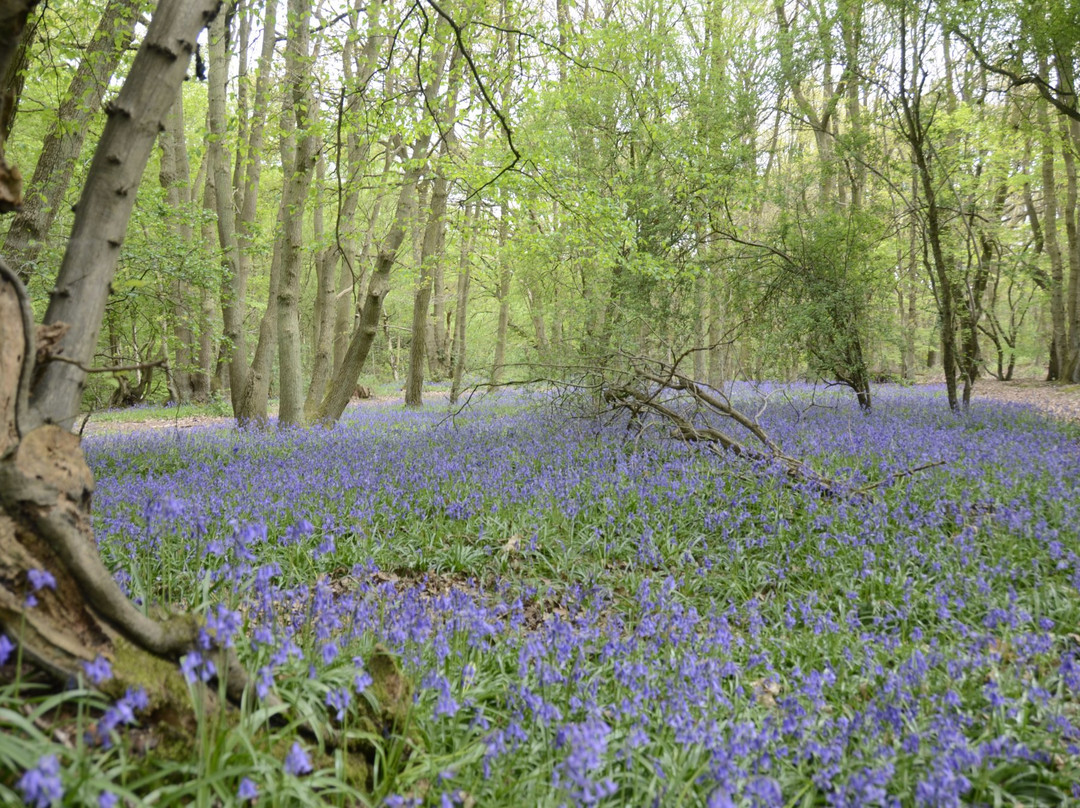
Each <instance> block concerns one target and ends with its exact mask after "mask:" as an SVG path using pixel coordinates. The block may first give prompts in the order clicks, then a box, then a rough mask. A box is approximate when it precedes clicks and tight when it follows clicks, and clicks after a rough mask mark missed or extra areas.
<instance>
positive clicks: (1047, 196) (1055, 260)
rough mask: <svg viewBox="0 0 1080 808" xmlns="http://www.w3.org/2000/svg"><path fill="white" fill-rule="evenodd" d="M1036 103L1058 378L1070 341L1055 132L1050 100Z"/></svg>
mask: <svg viewBox="0 0 1080 808" xmlns="http://www.w3.org/2000/svg"><path fill="white" fill-rule="evenodd" d="M1036 104H1037V114H1038V122H1039V128H1040V129H1041V130H1042V140H1043V148H1042V160H1041V162H1042V185H1043V215H1042V233H1043V244H1044V246H1045V248H1046V254H1047V255H1048V256H1049V258H1050V318H1051V322H1052V324H1053V335H1052V337H1051V339H1052V340H1053V357H1052V359H1051V366H1052V368H1053V369H1054V370H1055V371H1056V372H1055V373H1052V374H1051V375H1052V376H1053V379H1055V380H1056V379H1057V378H1058V377H1059V375H1060V374H1061V372H1062V371H1063V370H1064V368H1065V362H1066V355H1065V347H1066V345H1067V344H1068V337H1067V331H1066V323H1067V321H1066V319H1065V273H1064V267H1063V264H1062V259H1061V246H1060V244H1059V242H1058V225H1057V218H1058V214H1057V182H1056V178H1055V171H1054V140H1053V131H1052V129H1051V128H1050V119H1049V115H1048V114H1047V109H1046V105H1047V102H1046V101H1044V100H1042V99H1040V100H1039V101H1037V102H1036Z"/></svg>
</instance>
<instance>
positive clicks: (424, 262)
mask: <svg viewBox="0 0 1080 808" xmlns="http://www.w3.org/2000/svg"><path fill="white" fill-rule="evenodd" d="M460 54H461V51H460V50H458V49H457V48H455V49H454V55H453V57H452V58H451V60H450V71H449V74H450V81H449V86H448V87H447V90H446V100H445V108H444V109H443V110H442V112H441V113H440V114H439V117H440V119H442V120H444V121H446V122H447V123H446V127H447V129H446V133H445V134H444V136H443V141H442V153H443V157H444V158H447V159H449V157H450V152H451V150H452V149H453V147H454V141H455V137H454V119H455V118H456V117H457V99H458V90H459V89H460V87H461V71H460V70H459V67H460V63H461V56H460ZM449 195H450V183H449V181H448V180H447V178H446V171H445V170H444V169H443V168H442V167H441V166H440V167H439V168H438V169H437V170H436V172H435V179H434V181H433V182H432V185H431V203H430V206H429V208H428V219H427V224H426V226H425V227H424V241H423V246H422V247H421V250H420V279H419V280H418V281H417V285H416V293H415V295H414V296H413V316H412V341H411V343H410V345H409V370H408V375H407V376H406V379H405V406H407V407H420V406H422V405H423V403H424V399H423V390H424V363H425V362H426V361H427V352H428V341H427V338H428V334H427V332H428V327H429V321H428V310H429V309H430V308H431V289H432V283H433V276H434V272H433V266H434V265H435V264H441V261H442V251H443V242H444V234H445V225H444V222H443V220H444V218H445V216H446V199H447V197H448V196H449Z"/></svg>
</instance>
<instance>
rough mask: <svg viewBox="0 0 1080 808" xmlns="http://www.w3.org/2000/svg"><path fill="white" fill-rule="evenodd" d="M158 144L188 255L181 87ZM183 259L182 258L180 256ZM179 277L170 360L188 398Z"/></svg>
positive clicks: (184, 297) (189, 341) (186, 322)
mask: <svg viewBox="0 0 1080 808" xmlns="http://www.w3.org/2000/svg"><path fill="white" fill-rule="evenodd" d="M158 141H159V144H160V146H161V160H160V167H159V175H158V176H159V179H160V182H161V187H162V188H163V189H164V191H165V199H166V201H167V202H168V204H169V209H170V210H171V211H172V215H173V217H174V218H173V220H172V228H173V232H174V233H175V235H176V241H177V244H178V245H180V246H181V247H182V248H183V249H185V252H184V253H182V255H189V254H190V251H191V247H192V246H193V244H192V229H191V223H190V219H189V218H188V216H189V215H190V212H189V205H190V203H191V185H190V183H191V166H190V164H189V163H188V154H187V142H186V139H185V137H184V93H183V89H182V88H178V89H177V91H176V100H175V101H174V102H173V105H172V109H170V110H169V116H168V117H167V118H166V119H165V131H164V132H162V133H161V136H160V137H159V138H158ZM181 260H183V259H181ZM180 269H181V271H180V272H178V273H177V274H178V277H177V279H176V280H175V281H172V282H171V283H170V288H169V293H168V301H169V311H168V318H169V321H170V322H171V324H172V332H173V340H174V343H175V352H174V356H173V361H172V362H171V363H170V372H171V374H172V378H173V384H174V385H175V388H176V391H175V394H176V400H177V401H181V402H184V401H190V400H191V397H192V373H191V366H192V361H193V358H194V357H193V353H192V347H193V343H194V332H193V329H192V326H191V319H192V318H191V312H190V311H189V310H188V304H189V300H190V299H191V296H192V295H191V289H190V287H189V285H188V283H187V282H186V281H185V280H184V279H183V272H182V269H183V267H182V266H181V267H180Z"/></svg>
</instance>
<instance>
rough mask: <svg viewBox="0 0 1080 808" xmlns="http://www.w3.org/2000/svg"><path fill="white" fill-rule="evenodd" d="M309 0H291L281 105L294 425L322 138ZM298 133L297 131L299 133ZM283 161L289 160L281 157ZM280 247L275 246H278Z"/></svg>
mask: <svg viewBox="0 0 1080 808" xmlns="http://www.w3.org/2000/svg"><path fill="white" fill-rule="evenodd" d="M310 15H311V0H289V25H288V39H287V41H286V42H287V44H286V46H285V71H286V73H287V75H288V78H289V83H290V85H291V86H290V90H289V92H288V93H286V95H285V104H284V105H283V108H282V123H283V128H284V132H283V134H282V142H283V144H288V146H285V145H283V147H282V152H283V155H284V153H285V152H286V151H289V152H291V154H290V155H289V162H288V165H290V166H291V174H290V175H287V177H288V180H287V182H286V184H285V187H284V189H283V190H282V194H281V209H280V212H279V215H278V221H279V222H280V224H281V231H280V232H281V238H280V239H279V243H280V245H281V246H280V250H281V278H280V280H279V285H278V291H277V297H278V306H277V329H278V373H279V379H280V391H279V394H280V402H281V404H280V409H279V413H278V423H279V424H280V425H281V426H295V425H297V424H300V423H302V422H303V417H304V410H303V386H302V382H301V370H300V345H301V337H300V308H299V306H300V269H301V262H302V260H303V246H304V211H305V209H306V206H307V195H308V189H309V188H310V187H311V177H312V172H313V171H314V169H315V160H316V159H317V151H318V144H317V142H316V137H315V134H314V131H313V128H312V125H313V120H312V118H313V116H314V109H313V106H314V104H313V99H312V98H311V91H310V87H311V85H310V80H311V71H310V67H311V52H310V33H309V27H308V18H309V17H310ZM298 133H299V134H298ZM282 162H283V165H284V164H285V161H284V160H283V161H282ZM276 251H277V250H275V252H276Z"/></svg>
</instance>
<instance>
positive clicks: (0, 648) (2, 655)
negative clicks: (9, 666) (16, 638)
mask: <svg viewBox="0 0 1080 808" xmlns="http://www.w3.org/2000/svg"><path fill="white" fill-rule="evenodd" d="M14 650H15V643H13V642H12V641H11V640H9V639H8V638H7V635H6V634H0V665H4V664H6V663H7V661H8V657H10V656H11V652H12V651H14Z"/></svg>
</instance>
